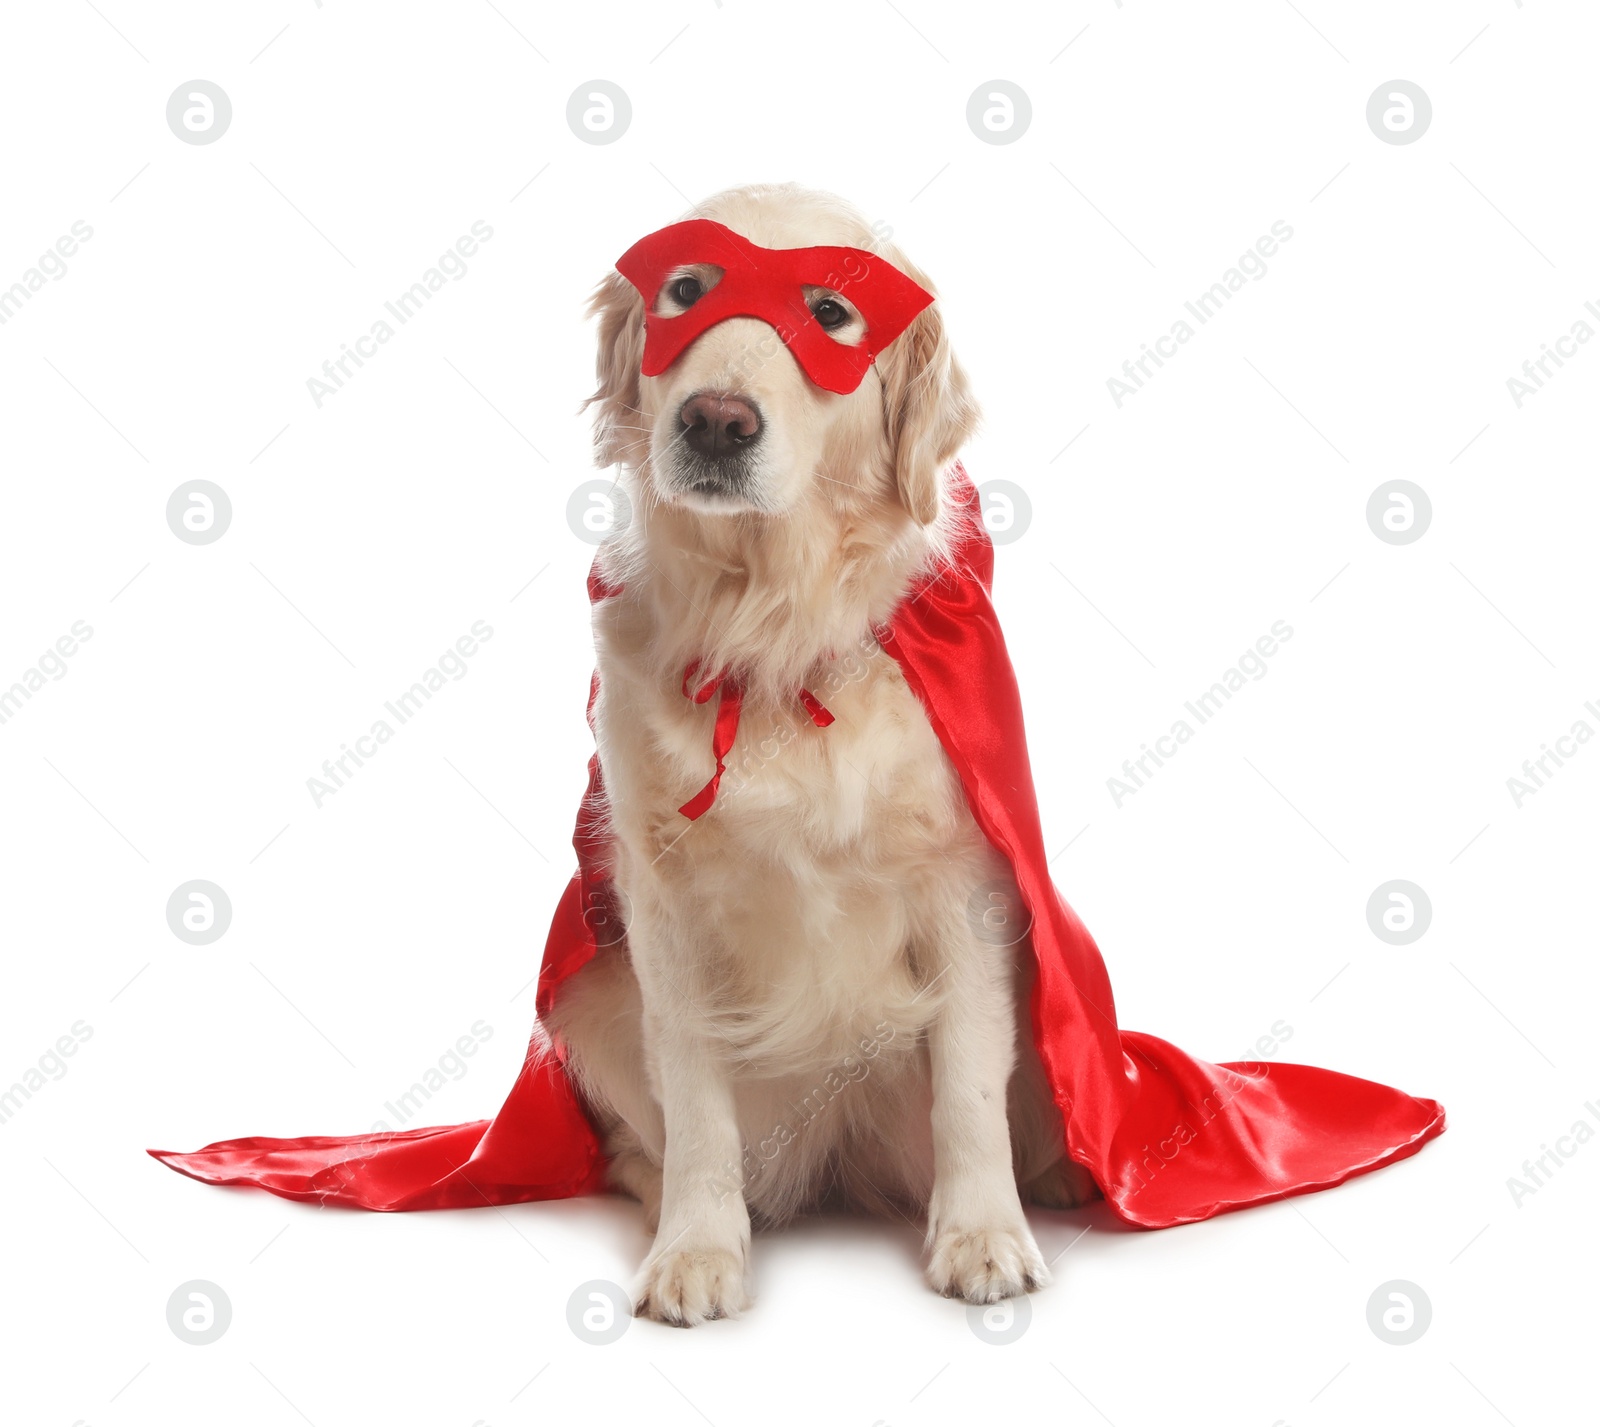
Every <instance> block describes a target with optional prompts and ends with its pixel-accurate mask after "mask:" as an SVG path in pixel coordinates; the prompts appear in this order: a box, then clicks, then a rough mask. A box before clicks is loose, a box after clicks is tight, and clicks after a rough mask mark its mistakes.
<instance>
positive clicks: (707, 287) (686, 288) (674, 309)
mask: <svg viewBox="0 0 1600 1427" xmlns="http://www.w3.org/2000/svg"><path fill="white" fill-rule="evenodd" d="M721 281H722V269H721V268H719V267H716V266H715V265H713V264H711V263H689V264H686V265H685V266H683V267H681V268H676V269H674V270H673V271H672V272H671V273H670V274H669V275H668V277H667V280H666V281H665V282H664V283H662V284H661V291H660V292H658V293H657V294H656V306H655V310H656V313H657V315H659V316H662V317H676V316H677V315H679V314H680V313H684V312H687V311H688V310H689V309H690V308H691V307H693V306H694V305H695V303H697V302H699V301H700V299H701V298H702V297H704V296H705V295H706V294H707V293H708V292H710V291H711V289H712V288H714V287H715V286H716V285H717V284H718V283H719V282H721Z"/></svg>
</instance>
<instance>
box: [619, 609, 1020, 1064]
mask: <svg viewBox="0 0 1600 1427" xmlns="http://www.w3.org/2000/svg"><path fill="white" fill-rule="evenodd" d="M806 687H807V688H808V689H809V691H810V692H811V693H812V694H813V695H814V696H815V697H816V698H817V699H818V701H819V702H820V703H822V704H823V705H824V706H825V707H826V708H827V709H828V711H829V712H830V713H832V714H833V716H834V717H833V722H832V723H831V724H830V725H829V726H828V727H826V728H818V727H816V726H815V724H814V723H813V721H812V719H811V718H810V717H809V715H808V714H807V712H806V710H805V708H804V706H803V704H802V703H801V701H800V699H799V697H798V691H797V692H796V694H795V696H794V697H793V698H791V699H788V700H783V701H777V702H774V701H772V700H765V701H747V702H746V705H745V707H744V709H743V711H742V715H741V718H740V723H739V730H738V735H737V738H736V740H735V742H734V745H733V748H732V750H731V751H730V752H729V754H728V755H727V756H726V758H725V765H726V772H725V774H724V776H723V779H722V782H721V786H720V788H719V790H718V793H717V796H716V800H715V802H714V803H713V804H712V806H711V809H710V810H709V811H708V812H707V813H706V814H705V815H704V816H702V817H701V818H700V819H699V820H698V821H697V822H694V823H690V822H688V821H687V820H686V819H685V818H684V817H683V816H682V815H681V814H680V813H679V812H678V808H679V806H680V805H681V804H682V803H684V802H685V801H687V800H688V798H689V797H690V796H691V795H692V794H694V793H695V792H697V791H698V790H699V789H700V788H701V787H702V786H703V785H704V783H705V782H706V780H707V779H708V778H709V777H710V776H711V772H712V768H713V762H712V751H711V740H712V730H713V725H714V722H715V718H716V700H715V697H713V699H712V700H711V701H710V702H708V703H707V704H705V705H701V706H697V705H695V704H693V703H692V702H691V701H690V700H689V699H687V698H685V697H684V696H683V695H682V693H681V691H680V690H679V688H678V687H676V686H672V687H665V686H662V685H660V684H655V685H647V684H646V683H645V682H644V681H643V680H642V679H641V678H639V677H638V674H637V665H636V664H635V663H633V662H632V661H630V660H627V659H617V660H616V661H615V662H614V665H613V662H612V661H610V660H608V658H607V657H606V650H605V646H604V643H603V642H602V647H601V697H600V700H599V702H598V703H597V705H596V719H595V722H596V734H597V738H598V740H599V744H600V748H601V759H602V764H603V766H604V767H605V769H606V778H607V782H608V789H609V796H610V802H611V804H612V818H613V830H614V834H615V836H616V840H617V877H618V881H619V883H620V885H621V886H622V888H623V890H624V892H625V893H626V894H627V895H628V897H629V898H630V900H631V901H632V902H633V904H634V906H633V914H634V915H635V916H643V917H645V918H647V919H648V920H649V921H650V923H651V934H650V935H649V936H648V937H640V938H637V939H635V940H636V941H637V943H638V944H637V945H636V946H635V948H634V953H635V956H636V957H637V956H639V955H641V954H642V955H646V956H649V957H652V958H659V959H661V960H662V961H663V963H664V964H663V965H662V967H661V969H662V971H663V972H664V973H665V974H666V975H669V976H671V977H672V978H673V980H674V981H675V982H676V983H677V984H678V985H680V986H681V987H684V988H686V989H687V988H693V989H692V992H691V994H693V995H694V996H695V998H696V1000H697V1001H698V1002H699V1003H700V1004H701V1005H702V1007H703V1008H704V1009H705V1012H706V1014H707V1015H708V1016H710V1017H712V1018H713V1019H714V1020H715V1021H716V1023H717V1029H718V1030H719V1032H720V1034H721V1038H722V1042H723V1043H725V1044H727V1045H728V1046H729V1047H730V1049H732V1050H736V1051H737V1053H738V1054H739V1055H741V1056H742V1057H746V1058H747V1061H748V1064H747V1067H746V1074H749V1073H751V1072H752V1071H753V1072H754V1073H755V1074H756V1075H758V1076H771V1077H787V1076H792V1075H797V1074H804V1075H815V1074H818V1073H823V1072H826V1071H827V1070H829V1069H830V1068H832V1067H835V1066H837V1065H839V1064H840V1063H841V1062H842V1061H843V1060H844V1059H845V1058H847V1057H850V1056H859V1055H860V1047H861V1045H862V1044H863V1043H864V1042H868V1041H873V1042H876V1043H878V1044H880V1045H892V1046H893V1047H894V1048H895V1051H896V1052H899V1053H904V1052H907V1051H909V1050H910V1049H911V1048H913V1047H914V1046H915V1045H916V1043H917V1041H918V1038H919V1035H920V1032H921V1031H922V1029H923V1028H924V1027H925V1026H926V1024H927V1023H928V1021H929V1020H930V1019H931V1017H932V1016H933V1014H934V1013H935V1012H936V1010H937V1008H938V1005H939V1003H940V997H939V994H938V993H939V987H938V985H937V979H938V977H939V975H940V972H941V971H942V969H943V965H942V963H943V960H944V959H945V958H946V957H947V956H948V955H949V948H950V947H951V945H952V944H959V943H960V941H961V939H962V938H961V936H960V929H961V927H962V925H963V923H964V919H965V917H966V907H967V904H968V901H969V899H970V897H971V895H972V894H973V892H974V889H975V888H978V887H980V886H981V885H982V884H983V883H984V882H985V880H986V878H988V877H991V876H993V875H994V873H995V870H996V869H995V866H994V854H993V852H992V850H991V849H990V848H989V847H988V845H987V843H986V842H985V841H984V839H983V837H982V834H981V833H980V832H979V831H978V829H977V827H976V825H975V824H974V823H973V820H972V817H971V814H970V813H969V811H968V810H967V806H966V803H965V801H964V799H963V797H962V794H961V790H960V785H959V782H958V780H957V778H956V775H955V771H954V769H953V767H952V766H951V764H950V761H949V759H948V758H947V757H946V755H945V753H944V750H943V748H942V747H941V746H940V744H939V741H938V738H937V736H936V735H935V734H934V731H933V729H932V727H931V726H930V725H929V723H928V720H927V717H926V714H925V713H924V711H923V709H922V706H921V704H920V702H919V701H918V699H917V697H916V695H915V694H914V693H913V692H912V691H911V689H910V688H909V687H908V686H907V684H906V682H905V679H904V677H903V675H902V674H901V671H900V668H899V666H898V664H897V663H896V662H895V661H894V660H893V659H892V658H891V657H890V656H889V655H887V654H886V653H884V652H883V651H882V650H881V649H880V648H878V647H877V645H876V644H875V643H874V642H872V641H871V640H870V639H869V640H867V641H865V642H864V643H863V644H862V645H859V646H856V647H854V648H852V649H851V650H850V651H849V652H848V653H846V654H844V655H842V656H839V657H836V658H833V659H830V660H824V661H821V662H819V663H818V664H817V665H816V666H815V668H814V670H813V671H812V673H811V674H809V675H808V677H807V683H806ZM952 926H954V927H955V928H956V935H955V937H954V938H952V936H951V929H952ZM662 929H665V934H661V932H662ZM641 930H643V929H642V928H641ZM893 1058H894V1057H893V1056H891V1057H890V1059H893Z"/></svg>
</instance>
